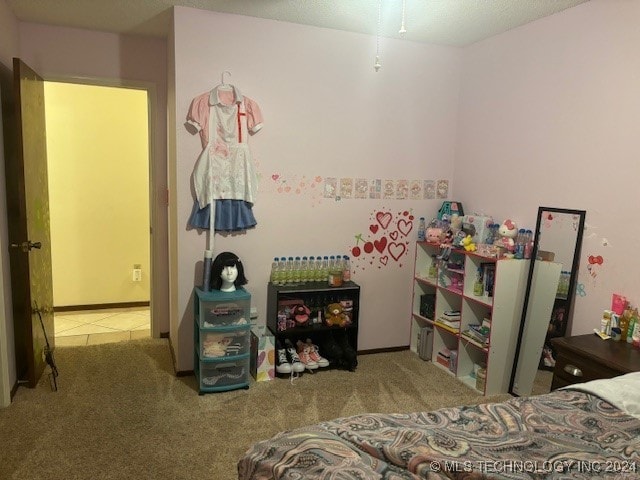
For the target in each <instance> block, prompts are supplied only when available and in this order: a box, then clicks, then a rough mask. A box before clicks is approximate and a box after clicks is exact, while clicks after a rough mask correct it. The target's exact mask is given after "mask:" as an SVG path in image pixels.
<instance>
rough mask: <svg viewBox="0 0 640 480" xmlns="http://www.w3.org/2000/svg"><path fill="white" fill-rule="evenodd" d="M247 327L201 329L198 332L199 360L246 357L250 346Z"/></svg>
mask: <svg viewBox="0 0 640 480" xmlns="http://www.w3.org/2000/svg"><path fill="white" fill-rule="evenodd" d="M249 327H250V326H249V325H246V326H242V327H222V328H217V329H202V330H200V332H199V337H200V338H199V342H198V343H199V345H198V348H199V350H198V351H199V352H200V358H203V359H206V358H227V359H229V358H230V357H237V356H239V355H247V354H248V353H249V351H250V350H249V348H250V346H251V338H250V336H249V335H250V333H249V332H250V330H249Z"/></svg>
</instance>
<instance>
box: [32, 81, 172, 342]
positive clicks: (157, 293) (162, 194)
mask: <svg viewBox="0 0 640 480" xmlns="http://www.w3.org/2000/svg"><path fill="white" fill-rule="evenodd" d="M44 81H45V82H60V83H75V84H79V85H93V86H98V87H116V88H131V89H136V90H145V91H146V92H147V105H148V112H147V121H148V132H149V133H148V138H147V141H148V143H149V145H148V147H149V227H150V230H151V231H150V232H149V236H150V239H149V247H150V257H151V258H150V264H151V267H150V269H151V271H150V275H151V284H150V292H149V294H150V299H149V301H150V307H151V337H152V338H160V337H161V336H164V335H165V334H167V333H168V329H169V307H168V301H169V300H168V299H169V275H168V273H167V274H166V275H162V271H163V268H161V266H162V265H164V266H165V268H168V265H169V246H168V231H167V228H168V227H167V225H168V223H167V219H168V211H167V208H168V204H169V201H168V191H167V190H166V188H165V189H164V190H162V186H163V185H167V168H166V160H165V162H158V161H155V160H156V147H155V138H156V134H157V122H156V116H157V114H158V101H157V87H156V85H155V84H154V83H152V82H144V81H135V80H124V79H106V78H99V77H78V76H65V75H62V76H57V75H50V76H47V77H46V78H45V79H44ZM162 166H164V168H161V167H162ZM163 238H164V241H163ZM165 271H167V272H168V270H165ZM158 273H160V274H158ZM163 325H164V326H166V327H165V328H166V332H163V331H162V330H163Z"/></svg>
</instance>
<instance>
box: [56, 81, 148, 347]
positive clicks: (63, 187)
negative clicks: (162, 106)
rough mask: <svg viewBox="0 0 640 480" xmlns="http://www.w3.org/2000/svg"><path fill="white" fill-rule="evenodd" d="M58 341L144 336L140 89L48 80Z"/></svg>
mask: <svg viewBox="0 0 640 480" xmlns="http://www.w3.org/2000/svg"><path fill="white" fill-rule="evenodd" d="M45 111H46V128H47V157H48V169H49V171H48V175H49V203H50V216H51V226H50V229H51V252H52V271H53V300H54V309H55V312H56V313H55V320H54V325H55V337H56V340H55V343H56V345H57V346H63V345H90V344H95V343H105V342H110V341H122V340H129V339H132V338H142V337H145V336H146V337H149V336H150V332H151V315H150V308H149V303H150V298H151V284H152V282H151V275H150V272H151V252H150V249H151V241H150V205H149V202H150V194H149V191H150V180H149V179H150V168H149V159H150V152H149V148H150V142H149V101H148V94H147V91H146V90H144V89H136V88H122V87H113V86H101V85H88V84H78V83H64V82H45Z"/></svg>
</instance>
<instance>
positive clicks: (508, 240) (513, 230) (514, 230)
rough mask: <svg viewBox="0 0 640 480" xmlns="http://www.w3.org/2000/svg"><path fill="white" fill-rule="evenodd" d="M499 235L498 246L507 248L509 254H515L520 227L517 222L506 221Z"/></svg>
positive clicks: (501, 226) (499, 230)
mask: <svg viewBox="0 0 640 480" xmlns="http://www.w3.org/2000/svg"><path fill="white" fill-rule="evenodd" d="M498 235H500V238H498V240H496V245H498V246H500V247H504V248H506V249H507V251H508V252H509V253H513V252H514V251H515V249H516V243H515V238H516V236H517V235H518V227H517V226H516V224H515V222H513V221H511V220H505V221H504V222H503V223H502V225H500V228H499V229H498Z"/></svg>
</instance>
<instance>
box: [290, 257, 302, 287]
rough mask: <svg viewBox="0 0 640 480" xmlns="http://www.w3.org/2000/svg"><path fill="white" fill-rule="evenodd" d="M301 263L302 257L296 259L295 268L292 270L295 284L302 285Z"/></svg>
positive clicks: (294, 261)
mask: <svg viewBox="0 0 640 480" xmlns="http://www.w3.org/2000/svg"><path fill="white" fill-rule="evenodd" d="M300 262H301V260H300V257H296V258H295V259H294V260H293V268H292V274H291V278H292V282H293V283H300Z"/></svg>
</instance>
